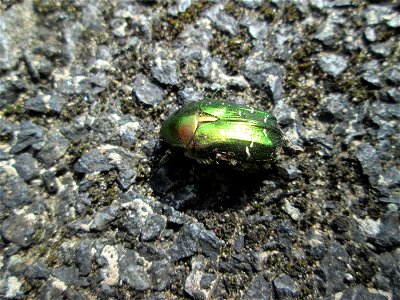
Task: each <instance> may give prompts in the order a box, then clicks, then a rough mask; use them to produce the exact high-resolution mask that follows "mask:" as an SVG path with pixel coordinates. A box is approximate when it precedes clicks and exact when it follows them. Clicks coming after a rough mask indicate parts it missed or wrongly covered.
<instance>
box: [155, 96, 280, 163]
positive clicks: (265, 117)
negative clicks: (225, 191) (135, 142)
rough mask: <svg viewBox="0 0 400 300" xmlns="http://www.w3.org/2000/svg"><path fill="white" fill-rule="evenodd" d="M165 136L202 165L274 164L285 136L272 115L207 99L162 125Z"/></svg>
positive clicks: (169, 141)
mask: <svg viewBox="0 0 400 300" xmlns="http://www.w3.org/2000/svg"><path fill="white" fill-rule="evenodd" d="M161 136H162V138H163V140H164V141H165V142H167V143H168V144H170V145H172V146H174V147H179V148H182V149H183V150H184V151H185V153H186V155H187V156H188V157H190V158H194V159H197V160H198V161H199V162H202V163H211V162H217V163H218V162H219V161H221V162H222V161H224V162H228V163H229V164H232V165H236V164H237V163H242V164H243V163H244V164H258V163H263V162H271V161H274V160H275V159H276V158H277V151H278V149H279V148H280V146H281V145H282V132H281V130H280V129H279V126H278V124H277V121H276V118H275V117H274V116H273V115H272V114H270V113H267V112H264V111H262V110H259V109H255V108H252V107H248V106H244V105H239V104H235V103H230V102H222V101H218V100H207V99H206V100H202V101H198V102H189V103H187V104H185V105H184V106H183V107H182V108H180V109H179V110H177V111H176V112H175V113H173V114H172V115H171V116H169V117H168V118H167V119H166V120H165V121H164V123H163V124H162V127H161Z"/></svg>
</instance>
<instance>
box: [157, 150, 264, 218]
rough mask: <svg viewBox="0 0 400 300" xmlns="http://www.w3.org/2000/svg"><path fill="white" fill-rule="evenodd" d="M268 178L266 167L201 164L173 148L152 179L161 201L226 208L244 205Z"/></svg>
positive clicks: (183, 206) (178, 206)
mask: <svg viewBox="0 0 400 300" xmlns="http://www.w3.org/2000/svg"><path fill="white" fill-rule="evenodd" d="M265 178H266V174H265V170H264V171H262V170H257V171H254V170H236V169H234V168H232V167H228V166H220V165H215V164H212V165H202V164H199V163H197V162H196V161H194V160H192V159H189V158H187V157H185V156H184V155H183V153H181V152H174V153H172V154H171V155H170V156H169V158H168V160H167V161H166V162H163V163H161V164H160V165H159V166H157V167H155V168H154V172H153V174H152V176H151V178H150V180H149V182H150V185H151V187H152V189H153V191H154V193H155V194H156V196H157V197H158V198H159V201H160V202H162V203H165V204H168V205H170V206H172V207H174V208H175V209H177V210H180V211H185V210H188V209H196V210H203V209H208V210H210V209H211V210H215V211H223V210H224V209H226V208H228V207H237V208H240V207H242V206H243V205H244V204H245V203H246V202H247V201H248V199H249V198H251V197H253V196H254V194H255V193H257V192H258V191H259V190H260V186H261V185H262V181H263V180H265Z"/></svg>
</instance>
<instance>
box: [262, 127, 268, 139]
mask: <svg viewBox="0 0 400 300" xmlns="http://www.w3.org/2000/svg"><path fill="white" fill-rule="evenodd" d="M263 134H264V135H265V137H266V138H269V137H268V135H267V129H265V128H264V129H263Z"/></svg>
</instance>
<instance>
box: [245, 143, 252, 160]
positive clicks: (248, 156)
mask: <svg viewBox="0 0 400 300" xmlns="http://www.w3.org/2000/svg"><path fill="white" fill-rule="evenodd" d="M246 154H247V158H250V157H251V155H250V149H249V147H248V146H246Z"/></svg>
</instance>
